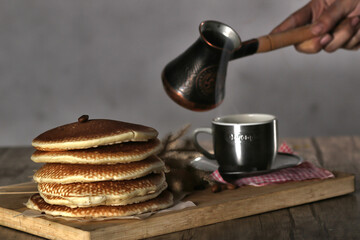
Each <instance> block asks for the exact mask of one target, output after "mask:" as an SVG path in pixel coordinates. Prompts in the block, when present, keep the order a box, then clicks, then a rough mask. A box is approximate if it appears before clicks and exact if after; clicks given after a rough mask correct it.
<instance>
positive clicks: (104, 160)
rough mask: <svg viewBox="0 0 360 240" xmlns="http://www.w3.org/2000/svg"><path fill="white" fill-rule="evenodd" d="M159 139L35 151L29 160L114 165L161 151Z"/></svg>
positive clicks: (141, 158)
mask: <svg viewBox="0 0 360 240" xmlns="http://www.w3.org/2000/svg"><path fill="white" fill-rule="evenodd" d="M161 149H162V144H161V142H160V140H159V139H157V138H155V139H151V140H149V141H147V142H125V143H120V144H115V145H110V146H102V147H97V148H89V149H82V150H69V151H57V152H53V151H51V152H45V151H39V150H37V151H35V152H34V153H33V154H32V156H31V160H33V161H34V162H46V163H72V164H115V163H129V162H134V161H140V160H143V159H145V158H147V157H149V156H151V155H154V154H157V153H159V152H160V151H161Z"/></svg>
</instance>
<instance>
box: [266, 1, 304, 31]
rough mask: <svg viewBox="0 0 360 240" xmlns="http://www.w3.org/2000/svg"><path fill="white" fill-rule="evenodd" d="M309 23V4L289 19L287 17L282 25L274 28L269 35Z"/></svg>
mask: <svg viewBox="0 0 360 240" xmlns="http://www.w3.org/2000/svg"><path fill="white" fill-rule="evenodd" d="M310 21H311V7H310V4H309V3H308V4H306V5H305V6H304V7H302V8H300V9H299V10H297V11H296V12H294V13H293V14H291V15H290V16H289V17H287V18H286V19H285V20H284V21H283V22H282V23H280V24H279V25H278V26H277V27H275V28H274V29H273V30H272V31H271V33H278V32H283V31H286V30H289V29H293V28H296V27H299V26H302V25H305V24H307V23H310Z"/></svg>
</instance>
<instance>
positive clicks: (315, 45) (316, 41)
mask: <svg viewBox="0 0 360 240" xmlns="http://www.w3.org/2000/svg"><path fill="white" fill-rule="evenodd" d="M320 39H321V37H315V38H312V39H309V40H306V41H304V42H302V43H299V44H296V45H295V49H296V50H297V51H298V52H302V53H308V54H313V53H318V52H320V51H321V50H322V49H323V46H322V45H321V43H320Z"/></svg>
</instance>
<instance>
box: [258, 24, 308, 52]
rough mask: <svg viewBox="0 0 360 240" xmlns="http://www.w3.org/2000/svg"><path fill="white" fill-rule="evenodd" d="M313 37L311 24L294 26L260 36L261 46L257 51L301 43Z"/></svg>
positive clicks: (267, 50) (266, 50)
mask: <svg viewBox="0 0 360 240" xmlns="http://www.w3.org/2000/svg"><path fill="white" fill-rule="evenodd" d="M313 37H315V35H314V34H313V33H312V32H311V31H310V25H306V26H303V27H299V28H294V29H291V30H288V31H285V32H280V33H275V34H269V35H266V36H262V37H259V38H258V41H259V47H258V50H257V51H256V52H257V53H262V52H269V51H272V50H275V49H279V48H283V47H287V46H290V45H294V44H296V43H301V42H303V41H305V40H308V39H311V38H313Z"/></svg>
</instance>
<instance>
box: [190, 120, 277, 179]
mask: <svg viewBox="0 0 360 240" xmlns="http://www.w3.org/2000/svg"><path fill="white" fill-rule="evenodd" d="M200 133H208V134H211V135H212V137H213V148H214V154H212V153H210V152H209V151H207V150H206V149H204V148H203V147H202V146H201V145H200V144H199V142H198V140H197V137H198V134H200ZM193 140H194V145H195V147H196V149H197V150H198V151H199V152H201V153H202V154H204V155H205V156H206V157H207V158H209V159H214V160H217V162H218V163H219V172H220V173H223V174H233V173H237V172H253V171H263V170H269V169H270V168H271V164H272V162H273V161H274V159H275V157H276V153H277V144H278V131H277V120H276V117H275V116H273V115H268V114H235V115H228V116H223V117H217V118H215V119H213V121H212V128H197V129H195V130H194V132H193Z"/></svg>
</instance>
